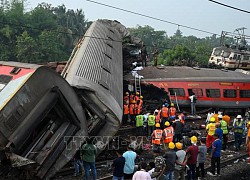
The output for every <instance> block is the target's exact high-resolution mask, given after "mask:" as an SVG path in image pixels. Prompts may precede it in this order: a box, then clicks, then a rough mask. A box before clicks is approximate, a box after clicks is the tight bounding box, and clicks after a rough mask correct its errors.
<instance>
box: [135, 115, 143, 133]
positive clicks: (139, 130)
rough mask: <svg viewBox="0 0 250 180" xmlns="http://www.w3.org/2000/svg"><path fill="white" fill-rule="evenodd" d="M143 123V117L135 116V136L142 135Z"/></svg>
mask: <svg viewBox="0 0 250 180" xmlns="http://www.w3.org/2000/svg"><path fill="white" fill-rule="evenodd" d="M143 123H144V118H143V115H141V114H138V115H136V117H135V126H136V129H137V135H139V136H142V135H143Z"/></svg>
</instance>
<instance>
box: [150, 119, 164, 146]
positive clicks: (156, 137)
mask: <svg viewBox="0 0 250 180" xmlns="http://www.w3.org/2000/svg"><path fill="white" fill-rule="evenodd" d="M155 128H156V129H155V130H154V131H153V133H152V135H151V138H152V144H153V146H154V147H155V148H157V147H158V146H160V145H161V140H162V133H163V131H162V130H161V125H160V123H156V124H155Z"/></svg>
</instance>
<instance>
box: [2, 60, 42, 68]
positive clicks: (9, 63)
mask: <svg viewBox="0 0 250 180" xmlns="http://www.w3.org/2000/svg"><path fill="white" fill-rule="evenodd" d="M0 66H12V67H19V68H27V69H37V68H39V67H41V65H37V64H28V63H20V62H14V61H0Z"/></svg>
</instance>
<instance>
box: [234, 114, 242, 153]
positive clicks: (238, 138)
mask: <svg viewBox="0 0 250 180" xmlns="http://www.w3.org/2000/svg"><path fill="white" fill-rule="evenodd" d="M237 117H238V118H237ZM237 117H236V118H237V121H236V122H235V123H234V140H235V148H236V151H238V150H240V146H241V143H242V136H243V132H244V123H243V121H242V120H241V118H240V117H239V116H237Z"/></svg>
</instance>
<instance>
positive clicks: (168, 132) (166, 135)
mask: <svg viewBox="0 0 250 180" xmlns="http://www.w3.org/2000/svg"><path fill="white" fill-rule="evenodd" d="M165 126H166V128H165V129H164V130H163V134H162V136H163V142H164V149H165V150H167V147H168V144H169V143H170V142H173V140H174V128H173V127H172V126H171V125H170V123H169V122H168V121H166V122H165Z"/></svg>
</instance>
